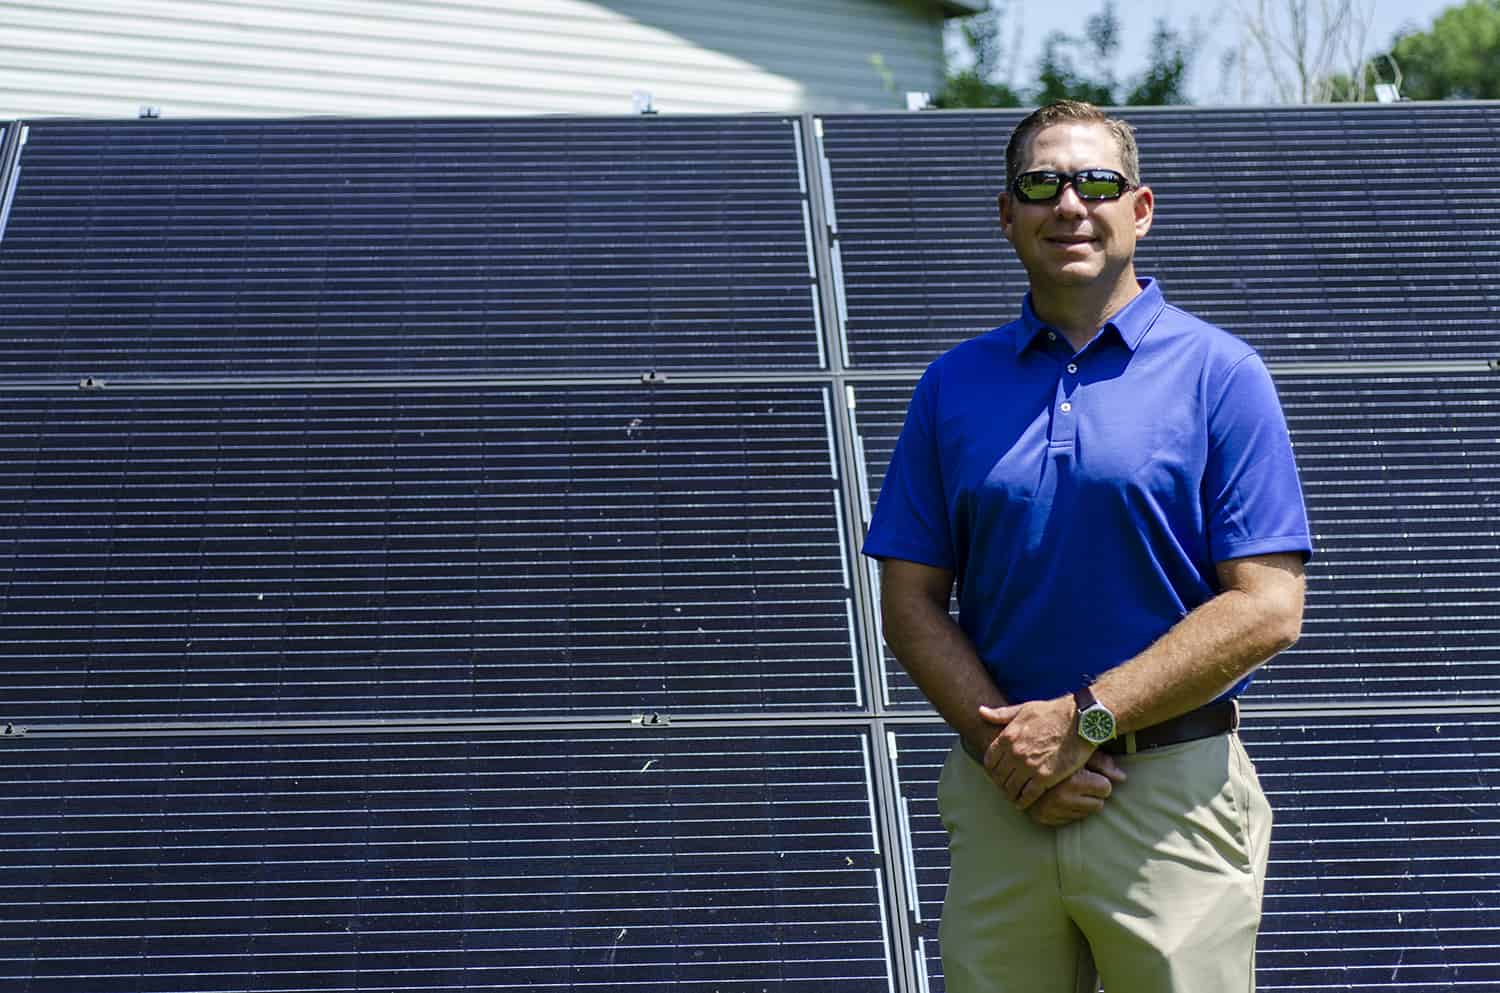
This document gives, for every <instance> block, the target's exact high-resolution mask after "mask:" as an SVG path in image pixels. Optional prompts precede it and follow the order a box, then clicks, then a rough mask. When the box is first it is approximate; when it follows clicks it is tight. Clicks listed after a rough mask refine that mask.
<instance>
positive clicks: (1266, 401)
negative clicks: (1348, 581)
mask: <svg viewBox="0 0 1500 993" xmlns="http://www.w3.org/2000/svg"><path fill="white" fill-rule="evenodd" d="M1208 431H1209V439H1208V443H1209V447H1208V459H1207V464H1206V465H1205V467H1204V475H1203V501H1204V519H1205V521H1206V522H1207V527H1208V541H1209V551H1210V554H1211V555H1212V556H1213V559H1214V561H1215V562H1222V561H1224V560H1225V559H1233V558H1244V557H1245V556H1249V555H1270V554H1273V553H1276V552H1301V553H1302V555H1303V557H1304V558H1307V557H1310V556H1311V555H1312V536H1311V532H1310V530H1309V528H1308V524H1307V510H1306V508H1305V506H1304V504H1303V500H1302V485H1301V483H1300V482H1299V481H1298V478H1297V465H1296V462H1295V461H1294V459H1293V456H1292V440H1291V436H1290V434H1289V433H1288V431H1287V426H1286V418H1285V416H1284V415H1283V414H1282V411H1281V402H1280V400H1278V399H1277V396H1276V387H1275V385H1274V384H1273V383H1272V381H1271V374H1270V372H1268V371H1267V369H1266V367H1265V364H1264V363H1263V362H1262V361H1261V359H1260V356H1259V355H1255V354H1253V353H1252V354H1250V355H1248V356H1246V357H1245V358H1243V359H1241V360H1240V361H1239V362H1238V363H1236V364H1235V366H1234V367H1233V368H1232V369H1231V370H1230V371H1229V374H1228V376H1227V378H1226V380H1225V384H1224V389H1223V391H1222V392H1221V393H1220V395H1219V399H1218V402H1217V403H1216V404H1215V405H1214V407H1213V409H1212V412H1211V413H1210V414H1209V419H1208Z"/></svg>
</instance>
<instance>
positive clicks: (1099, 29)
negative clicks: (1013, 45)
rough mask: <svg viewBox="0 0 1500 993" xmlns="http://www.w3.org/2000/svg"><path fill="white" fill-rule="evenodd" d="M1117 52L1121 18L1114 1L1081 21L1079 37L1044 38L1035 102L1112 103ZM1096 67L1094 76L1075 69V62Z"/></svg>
mask: <svg viewBox="0 0 1500 993" xmlns="http://www.w3.org/2000/svg"><path fill="white" fill-rule="evenodd" d="M1119 50H1120V18H1119V15H1117V14H1116V13H1115V5H1114V3H1113V2H1107V3H1105V5H1104V9H1103V10H1101V11H1100V12H1099V13H1097V14H1090V15H1089V18H1088V20H1086V21H1085V22H1084V26H1083V35H1082V36H1081V37H1079V36H1074V35H1067V34H1063V33H1062V32H1061V31H1054V32H1052V34H1050V35H1048V36H1047V41H1046V44H1045V46H1044V47H1043V49H1042V63H1041V67H1040V70H1039V71H1038V74H1037V75H1038V79H1037V84H1038V85H1037V92H1036V102H1037V103H1039V104H1041V103H1052V102H1053V101H1054V100H1087V101H1088V102H1089V103H1093V104H1104V105H1107V104H1112V103H1115V102H1116V101H1115V87H1116V85H1117V84H1116V82H1115V73H1114V69H1113V63H1114V59H1115V53H1117V52H1118V51H1119ZM1075 60H1079V61H1082V62H1083V64H1085V65H1088V64H1093V65H1096V66H1098V68H1097V69H1096V70H1095V73H1097V75H1090V74H1089V73H1086V72H1085V71H1084V70H1082V69H1080V68H1079V67H1078V62H1077V61H1075Z"/></svg>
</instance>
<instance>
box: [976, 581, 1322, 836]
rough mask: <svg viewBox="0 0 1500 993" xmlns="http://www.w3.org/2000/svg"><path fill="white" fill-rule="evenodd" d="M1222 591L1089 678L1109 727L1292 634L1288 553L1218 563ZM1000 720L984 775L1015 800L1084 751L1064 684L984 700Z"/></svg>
mask: <svg viewBox="0 0 1500 993" xmlns="http://www.w3.org/2000/svg"><path fill="white" fill-rule="evenodd" d="M1219 575H1220V581H1221V583H1222V588H1223V590H1224V592H1222V593H1220V594H1219V595H1218V596H1216V597H1214V598H1213V599H1211V600H1209V601H1207V602H1206V603H1204V604H1203V605H1201V606H1199V607H1198V608H1197V609H1195V610H1193V611H1192V612H1191V613H1189V614H1188V615H1187V616H1186V617H1184V618H1182V620H1180V621H1178V622H1177V624H1175V625H1174V626H1173V627H1172V628H1171V629H1170V630H1168V631H1167V632H1166V633H1165V634H1164V635H1162V636H1161V637H1160V638H1158V639H1157V640H1156V642H1155V643H1153V644H1152V645H1151V646H1150V647H1149V648H1147V649H1146V650H1145V651H1143V652H1141V653H1140V654H1139V655H1137V656H1135V657H1134V658H1132V659H1129V660H1127V661H1125V662H1124V663H1122V664H1120V665H1119V666H1117V667H1115V668H1112V669H1110V670H1109V671H1107V672H1106V673H1104V675H1102V676H1100V677H1099V678H1098V679H1096V680H1095V681H1094V682H1093V683H1092V687H1093V691H1094V696H1095V698H1096V699H1098V700H1099V702H1100V703H1102V704H1104V706H1106V707H1108V708H1109V709H1110V710H1111V711H1112V712H1113V713H1114V715H1115V722H1116V730H1117V733H1120V734H1125V733H1129V732H1131V731H1139V730H1141V729H1142V728H1146V727H1150V726H1151V725H1153V724H1159V723H1161V722H1162V721H1165V720H1169V719H1170V718H1173V717H1176V716H1177V715H1179V714H1185V713H1187V712H1188V711H1190V710H1193V709H1194V708H1196V707H1200V706H1202V705H1203V704H1205V703H1208V702H1209V701H1210V700H1213V699H1214V698H1215V697H1217V696H1219V695H1220V694H1221V693H1223V692H1224V691H1225V690H1227V689H1229V688H1230V687H1231V686H1233V685H1234V684H1235V683H1237V682H1239V681H1240V680H1241V679H1243V678H1244V677H1245V676H1246V675H1247V674H1248V673H1249V672H1250V671H1251V670H1253V669H1254V668H1255V667H1256V666H1258V665H1260V664H1261V663H1262V662H1264V661H1266V659H1268V658H1270V657H1271V656H1272V655H1275V654H1276V653H1277V652H1279V651H1281V650H1282V649H1283V648H1286V647H1287V646H1288V645H1290V644H1292V642H1294V641H1296V640H1297V634H1298V632H1299V631H1300V629H1301V624H1302V598H1303V591H1304V580H1303V576H1302V559H1301V556H1300V555H1297V554H1273V555H1264V556H1255V557H1252V558H1245V559H1238V560H1230V561H1227V562H1222V563H1220V564H1219ZM982 716H984V718H985V719H986V720H987V721H989V722H990V723H991V724H993V725H995V726H996V727H997V728H1000V729H1001V730H1000V731H999V733H998V734H996V735H995V736H994V739H993V740H992V742H991V743H990V747H989V751H988V752H987V753H986V755H985V768H987V769H989V771H990V778H991V779H994V780H995V781H996V782H998V783H1000V784H1001V786H1002V788H1003V789H1004V790H1005V792H1006V795H1008V796H1009V797H1010V798H1011V799H1012V800H1014V801H1016V803H1017V804H1019V805H1020V806H1021V807H1022V808H1023V809H1024V808H1026V807H1029V806H1030V805H1031V804H1032V803H1034V802H1036V800H1037V799H1038V798H1040V797H1041V796H1042V795H1044V794H1045V793H1046V791H1047V790H1049V789H1051V788H1052V786H1053V785H1054V784H1056V783H1059V782H1062V781H1063V780H1065V779H1067V778H1068V776H1070V775H1071V774H1072V773H1073V771H1074V770H1076V769H1077V768H1079V767H1080V766H1081V765H1082V764H1083V763H1084V762H1085V761H1087V758H1088V756H1087V755H1085V754H1083V753H1082V752H1081V751H1080V749H1079V748H1078V747H1077V740H1076V736H1075V735H1074V733H1073V731H1074V727H1075V720H1076V716H1077V708H1076V707H1075V706H1074V703H1073V697H1072V694H1063V695H1062V696H1059V697H1055V698H1053V699H1051V700H1034V701H1031V702H1029V703H1025V704H1022V705H1020V706H1015V707H1005V708H1000V709H998V710H988V709H987V710H985V711H984V712H983V715H982Z"/></svg>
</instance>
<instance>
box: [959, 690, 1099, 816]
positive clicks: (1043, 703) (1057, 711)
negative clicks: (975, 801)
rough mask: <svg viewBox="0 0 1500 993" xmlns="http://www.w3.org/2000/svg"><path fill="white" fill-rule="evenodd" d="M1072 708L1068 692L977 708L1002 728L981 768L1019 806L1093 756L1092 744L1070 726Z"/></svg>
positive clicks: (1032, 802) (1036, 796)
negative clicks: (1015, 703)
mask: <svg viewBox="0 0 1500 993" xmlns="http://www.w3.org/2000/svg"><path fill="white" fill-rule="evenodd" d="M1076 709H1077V708H1076V707H1075V706H1074V705H1073V698H1072V697H1071V696H1063V697H1058V698H1057V699H1055V700H1033V701H1031V702H1030V703H1023V704H1021V705H1019V706H1014V707H980V708H979V716H980V717H982V718H984V719H985V720H986V721H988V722H989V723H991V724H994V725H995V726H997V727H999V728H1000V733H999V734H997V735H995V737H994V739H993V740H991V741H990V744H989V747H988V748H987V749H986V750H985V753H984V768H985V771H986V772H988V773H989V776H990V779H992V780H993V781H994V782H995V783H996V784H997V785H999V786H1000V788H1001V789H1002V790H1004V791H1005V795H1006V796H1008V797H1010V799H1011V801H1012V802H1013V803H1014V804H1015V805H1016V806H1017V807H1019V808H1020V809H1021V810H1026V809H1027V808H1028V807H1030V806H1031V805H1032V804H1034V803H1036V802H1037V800H1039V799H1041V797H1042V794H1044V793H1046V792H1047V791H1048V790H1050V789H1051V788H1052V787H1054V786H1056V785H1057V784H1058V783H1061V782H1062V781H1063V780H1065V779H1067V778H1069V777H1070V776H1072V775H1073V773H1075V772H1077V771H1078V770H1079V769H1082V768H1083V767H1084V764H1085V763H1086V762H1088V760H1089V756H1090V755H1092V754H1093V752H1094V748H1093V746H1092V745H1090V744H1089V743H1088V742H1086V741H1084V740H1083V739H1082V738H1080V737H1079V736H1078V735H1077V733H1076V732H1075V730H1074V723H1075V718H1076V713H1075V712H1076Z"/></svg>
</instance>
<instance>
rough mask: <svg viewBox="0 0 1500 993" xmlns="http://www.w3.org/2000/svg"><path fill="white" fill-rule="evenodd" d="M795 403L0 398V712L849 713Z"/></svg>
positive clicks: (689, 395) (820, 479)
mask: <svg viewBox="0 0 1500 993" xmlns="http://www.w3.org/2000/svg"><path fill="white" fill-rule="evenodd" d="M834 444H835V443H834V440H833V436H832V425H831V419H830V415H829V404H828V394H827V390H826V388H825V387H821V386H817V385H809V384H802V385H795V384H787V385H780V386H772V385H761V386H750V385H747V386H722V387H696V388H690V387H678V386H656V387H646V386H634V387H621V386H614V387H606V386H587V387H585V386H572V387H562V386H559V387H545V386H535V387H530V388H515V389H509V390H504V391H499V390H496V391H490V390H480V389H470V388H428V389H405V390H385V389H370V390H349V389H326V390H292V389H282V390H249V389H247V390H239V391H235V390H230V391H222V392H221V391H212V390H206V389H205V390H144V391H130V390H124V389H114V388H110V389H106V390H103V391H93V392H79V391H74V392H72V393H68V394H60V393H56V392H41V391H35V392H29V393H12V394H11V395H9V396H5V397H0V516H3V517H4V519H5V520H6V521H8V522H9V527H7V529H6V534H5V538H4V540H3V542H0V583H3V585H0V682H3V683H4V684H5V685H6V687H7V692H6V694H5V701H4V706H3V710H4V712H3V713H0V720H22V721H36V720H96V719H111V720H206V719H225V718H235V719H240V718H256V719H266V718H305V717H326V716H360V717H363V718H373V717H381V718H389V717H397V716H400V717H412V716H424V715H452V714H496V713H510V714H520V713H525V714H542V715H558V714H569V713H588V714H616V715H617V714H619V713H621V712H622V711H624V712H627V713H628V712H637V711H671V712H681V711H696V712H700V713H702V712H705V711H718V712H724V713H732V714H739V713H745V712H762V713H764V712H766V711H781V710H799V711H808V710H830V709H846V710H847V709H852V708H856V707H858V706H860V705H861V701H862V699H863V690H862V689H861V688H860V686H859V683H858V676H857V671H858V660H857V654H856V652H857V649H856V648H855V645H854V643H853V640H852V634H853V631H854V628H855V620H854V605H853V601H852V599H851V597H852V593H851V589H850V583H849V574H848V564H847V563H848V552H847V549H846V547H845V544H844V540H843V536H842V523H841V522H842V521H843V520H844V514H843V510H842V509H841V507H840V506H839V501H840V500H841V495H840V486H841V484H840V481H839V479H838V476H837V473H838V462H837V461H836V460H835V451H834Z"/></svg>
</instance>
